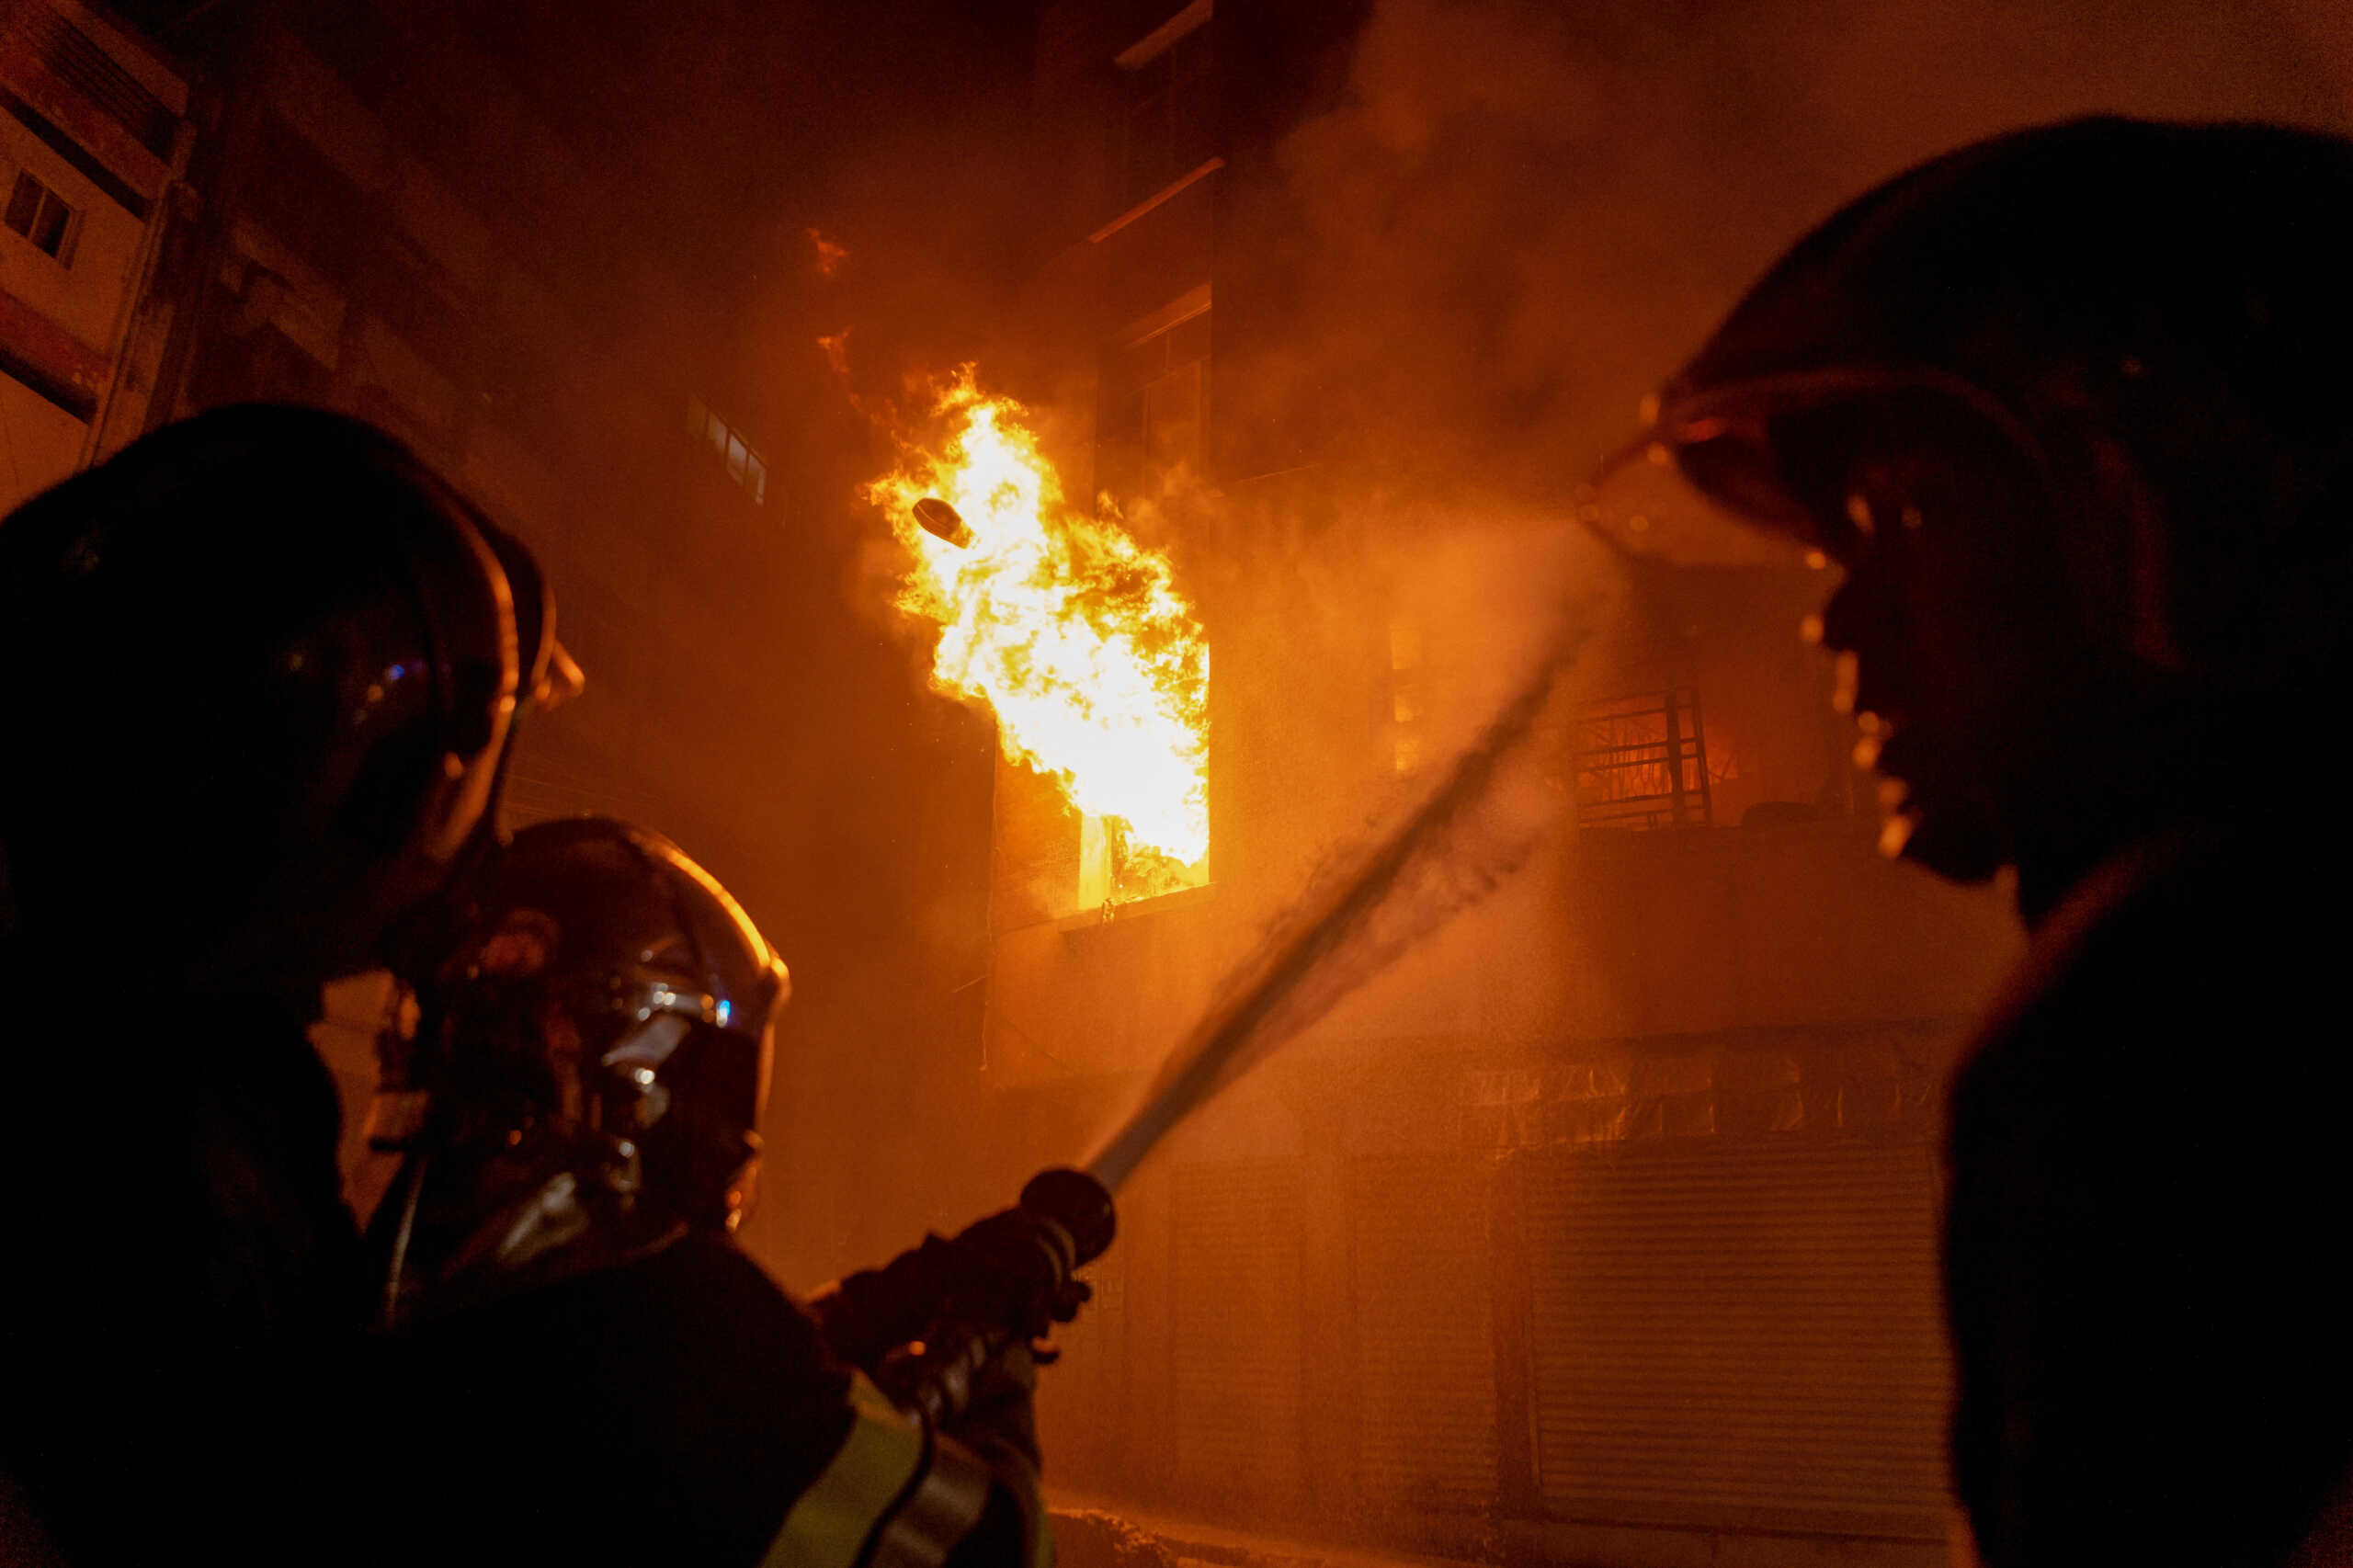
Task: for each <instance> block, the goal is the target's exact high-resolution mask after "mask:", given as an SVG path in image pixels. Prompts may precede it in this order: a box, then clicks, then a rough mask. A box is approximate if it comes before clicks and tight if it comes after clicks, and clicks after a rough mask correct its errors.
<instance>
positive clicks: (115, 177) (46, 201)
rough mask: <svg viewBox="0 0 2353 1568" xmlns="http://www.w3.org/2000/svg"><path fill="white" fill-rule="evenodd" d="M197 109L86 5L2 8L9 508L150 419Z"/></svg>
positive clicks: (2, 456)
mask: <svg viewBox="0 0 2353 1568" xmlns="http://www.w3.org/2000/svg"><path fill="white" fill-rule="evenodd" d="M187 115H188V84H187V81H186V80H185V79H184V77H183V76H182V75H181V74H180V73H179V71H178V69H176V66H175V64H174V62H171V61H170V60H168V59H167V58H166V57H165V56H164V55H162V54H161V53H160V52H159V51H156V50H154V49H153V46H151V45H150V44H149V43H148V42H147V41H146V40H144V39H143V38H142V36H141V35H140V34H139V33H138V32H137V31H136V30H134V29H131V28H126V27H123V26H121V25H120V24H119V22H117V21H116V20H113V19H110V18H109V17H107V16H105V15H102V14H99V13H97V12H94V11H91V10H88V9H86V8H85V7H83V6H78V5H75V4H74V3H73V0H8V4H7V5H6V6H0V199H5V200H6V214H5V229H6V232H5V233H0V511H5V510H6V508H8V507H11V506H15V505H16V504H17V502H19V501H21V500H23V499H24V498H25V497H27V496H28V495H30V494H33V493H35V492H36V491H40V490H43V489H46V488H47V487H48V486H50V485H51V484H53V483H56V482H57V481H58V480H61V479H63V478H64V477H65V476H66V475H67V474H69V473H72V472H74V471H75V470H76V469H78V468H80V467H81V466H83V464H84V463H85V462H86V461H88V460H90V458H91V457H92V456H93V455H94V454H95V453H97V451H99V450H100V449H102V448H104V447H105V446H106V445H107V443H108V439H109V436H110V434H111V433H113V432H117V431H120V430H124V429H128V430H131V431H132V432H133V433H135V432H136V431H137V430H139V429H140V428H141V427H142V426H143V423H144V420H145V416H146V410H147V402H148V392H149V389H150V387H151V386H152V384H153V375H154V369H155V365H154V359H155V354H156V351H157V349H158V348H159V347H160V345H159V344H157V343H156V342H155V341H153V337H152V335H137V334H134V332H133V330H132V329H133V324H134V316H135V313H136V312H135V306H136V305H137V304H138V302H139V301H140V300H141V299H142V297H143V296H144V295H145V293H146V291H147V290H148V287H149V284H150V281H151V279H152V277H153V271H154V268H155V266H156V261H157V255H158V248H159V245H160V243H161V239H162V235H163V233H164V231H165V225H166V219H167V216H168V211H169V207H170V203H171V199H172V194H173V191H174V190H175V188H176V184H177V182H178V181H179V179H180V178H181V176H182V174H183V173H184V169H185V165H186V162H187V158H188V148H189V145H190V142H191V139H192V131H191V128H190V127H189V125H188V119H187ZM114 444H116V445H119V441H116V442H115V443H114Z"/></svg>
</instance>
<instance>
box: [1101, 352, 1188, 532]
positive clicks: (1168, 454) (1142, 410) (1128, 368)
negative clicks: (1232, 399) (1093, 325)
mask: <svg viewBox="0 0 2353 1568" xmlns="http://www.w3.org/2000/svg"><path fill="white" fill-rule="evenodd" d="M1209 372H1210V312H1209V311H1207V310H1206V309H1204V310H1201V311H1199V312H1195V313H1194V314H1192V315H1189V316H1188V317H1186V318H1185V319H1184V320H1183V321H1180V322H1178V323H1176V324H1175V325H1174V326H1170V327H1166V328H1164V329H1162V330H1161V331H1159V332H1155V333H1153V334H1152V335H1149V336H1147V337H1143V338H1141V339H1139V340H1137V341H1136V342H1133V343H1131V344H1127V345H1125V346H1123V347H1118V348H1113V349H1110V350H1108V351H1107V352H1106V354H1105V356H1104V365H1103V404H1102V411H1101V426H1100V431H1099V434H1098V436H1097V455H1096V472H1097V479H1098V482H1099V485H1100V488H1102V489H1105V490H1108V491H1109V492H1110V493H1111V494H1114V495H1120V496H1125V495H1132V494H1138V493H1141V492H1142V491H1145V490H1148V489H1150V488H1151V487H1152V486H1153V485H1154V483H1157V482H1158V481H1159V480H1160V479H1161V478H1162V477H1164V476H1165V475H1166V474H1168V473H1169V472H1173V471H1174V470H1176V469H1177V468H1178V467H1188V468H1190V469H1191V470H1192V471H1193V472H1195V473H1196V474H1198V473H1199V472H1201V469H1202V455H1203V450H1204V441H1205V439H1206V436H1207V430H1208V426H1209V394H1210V373H1209Z"/></svg>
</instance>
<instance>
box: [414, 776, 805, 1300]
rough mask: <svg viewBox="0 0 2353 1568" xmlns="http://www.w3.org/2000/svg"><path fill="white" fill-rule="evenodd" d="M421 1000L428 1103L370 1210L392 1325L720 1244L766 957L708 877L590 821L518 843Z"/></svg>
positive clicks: (733, 1193) (773, 976) (743, 1194)
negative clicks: (700, 1233) (695, 1236)
mask: <svg viewBox="0 0 2353 1568" xmlns="http://www.w3.org/2000/svg"><path fill="white" fill-rule="evenodd" d="M458 902H459V905H460V908H461V909H462V911H463V912H464V914H463V921H462V925H461V927H460V933H459V935H458V937H457V938H456V940H455V942H454V944H453V947H452V949H451V951H450V952H449V955H448V957H447V958H446V960H445V961H444V962H443V963H442V964H441V966H440V968H439V971H438V973H437V974H435V975H434V976H433V977H431V978H430V979H429V980H427V981H426V983H424V985H423V987H422V994H421V995H420V997H419V1002H420V1018H421V1021H420V1024H419V1028H418V1035H417V1040H416V1044H415V1055H414V1059H413V1060H412V1061H411V1062H409V1063H408V1065H407V1067H406V1069H405V1072H404V1076H405V1079H406V1083H405V1089H406V1091H407V1092H408V1093H409V1094H410V1095H412V1096H419V1097H420V1098H421V1100H422V1112H421V1114H420V1115H419V1116H417V1118H416V1123H417V1127H418V1131H416V1132H415V1135H414V1136H413V1137H412V1138H411V1139H410V1140H409V1142H408V1151H407V1159H406V1162H405V1165H404V1175H403V1177H402V1179H401V1182H400V1184H399V1186H398V1187H396V1188H395V1198H394V1200H393V1201H392V1203H389V1204H387V1206H386V1212H385V1214H384V1215H382V1216H380V1221H379V1230H380V1233H381V1234H380V1237H379V1243H380V1245H381V1247H382V1248H383V1249H384V1251H385V1253H386V1256H387V1259H388V1263H387V1267H386V1274H387V1280H388V1285H387V1290H388V1294H387V1298H386V1306H387V1311H388V1313H389V1315H390V1316H391V1317H392V1319H393V1320H395V1321H400V1320H404V1319H414V1318H416V1317H420V1316H432V1315H438V1313H439V1312H443V1311H446V1310H448V1309H449V1308H452V1307H455V1306H458V1305H461V1304H464V1303H466V1302H468V1301H479V1300H483V1299H486V1298H490V1297H495V1296H500V1295H504V1294H507V1293H509V1292H511V1291H513V1290H518V1289H521V1288H523V1287H524V1286H527V1285H529V1284H532V1283H536V1282H540V1281H543V1280H546V1279H549V1278H562V1277H564V1276H568V1275H571V1274H574V1273H579V1272H583V1271H585V1270H587V1269H589V1268H593V1267H605V1266H608V1265H610V1264H613V1263H616V1262H620V1261H625V1260H626V1259H628V1258H630V1257H633V1256H643V1255H646V1254H649V1253H651V1252H654V1251H657V1250H659V1249H660V1248H661V1247H663V1246H665V1245H667V1244H670V1243H671V1242H674V1241H676V1239H678V1238H679V1237H681V1236H683V1235H685V1234H687V1233H689V1232H691V1231H696V1230H706V1231H707V1230H732V1229H733V1227H734V1225H735V1223H736V1221H737V1220H738V1219H739V1218H740V1217H741V1215H742V1214H743V1212H744V1210H745V1207H746V1206H747V1205H748V1204H749V1202H750V1200H751V1198H752V1193H753V1188H754V1184H755V1181H756V1176H757V1171H758V1159H759V1148H760V1140H759V1133H758V1131H757V1129H758V1124H759V1119H760V1111H761V1108H762V1107H763V1106H764V1104H765V1103H766V1101H767V1088H768V1074H769V1065H770V1057H771V1052H772V1049H773V1048H772V1030H773V1026H774V1023H775V1019H776V1016H777V1013H778V1011H779V1009H780V1008H781V1006H783V1004H784V1002H785V1001H786V999H787V998H788V996H789V995H790V977H789V975H788V973H787V971H786V969H785V966H784V964H783V962H782V960H779V958H778V957H777V956H776V954H775V953H774V952H773V951H772V950H771V949H769V948H768V946H767V942H766V941H764V940H763V939H762V938H761V937H760V934H759V932H758V930H757V929H756V928H755V927H754V926H753V925H752V922H751V920H750V919H749V918H748V917H747V916H746V915H745V913H744V911H743V909H742V908H741V907H740V906H739V905H738V904H737V903H735V901H734V900H733V898H731V897H729V896H728V894H727V892H726V890H724V889H723V888H722V887H721V886H720V885H719V883H718V882H717V881H714V880H712V878H711V877H710V873H708V872H707V871H705V870H704V869H702V868H701V867H700V866H699V865H697V864H696V863H695V862H694V861H693V860H691V859H689V858H688V857H687V855H686V854H685V853H684V852H683V851H682V850H680V849H679V848H678V847H677V846H676V845H675V844H672V843H671V842H670V841H669V840H668V839H666V838H665V837H663V836H662V835H659V834H655V833H651V832H648V831H647V830H645V829H643V828H639V827H634V826H631V824H627V823H622V822H617V821H614V820H612V819H610V818H605V817H576V818H567V819H562V820H558V821H553V822H545V823H540V824H536V825H534V826H531V827H527V828H524V829H523V830H521V831H520V832H518V833H517V834H516V835H514V837H513V839H512V840H511V841H510V842H509V843H507V844H506V846H503V847H502V848H501V849H500V850H499V851H497V852H496V854H495V855H494V857H492V858H490V859H489V860H487V861H486V862H485V863H484V865H483V868H482V869H481V871H480V872H479V873H478V874H477V875H476V876H474V877H472V878H470V879H469V883H468V886H467V887H466V888H465V889H463V890H461V892H460V899H459V901H458Z"/></svg>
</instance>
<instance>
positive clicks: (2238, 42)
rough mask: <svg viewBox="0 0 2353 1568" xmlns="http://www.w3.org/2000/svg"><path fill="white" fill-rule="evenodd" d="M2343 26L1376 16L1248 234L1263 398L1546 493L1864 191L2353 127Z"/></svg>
mask: <svg viewBox="0 0 2353 1568" xmlns="http://www.w3.org/2000/svg"><path fill="white" fill-rule="evenodd" d="M2348 31H2353V28H2348V25H2347V23H2346V21H2345V20H2344V18H2343V17H2342V16H2341V15H2340V14H2339V13H2338V12H2337V11H2336V9H2335V8H2332V7H2330V6H2325V4H2321V3H2319V0H2293V3H2290V4H2286V5H2276V6H2212V5H2211V4H2200V3H2197V0H2155V3H2137V0H1990V3H1987V0H1927V3H1920V4H1911V5H1904V6H1889V5H1885V4H1881V3H1877V0H1785V3H1781V4H1774V5H1756V4H1733V3H1728V0H1681V3H1674V4H1665V5H1661V4H1655V3H1647V0H1602V3H1600V4H1596V5H1587V6H1549V5H1536V4H1519V3H1511V0H1379V3H1378V4H1377V5H1376V6H1375V8H1374V10H1373V12H1372V14H1371V16H1370V20H1369V21H1368V23H1367V24H1366V26H1365V27H1364V28H1363V30H1362V32H1361V33H1360V35H1359V36H1358V39H1357V40H1356V42H1355V46H1354V50H1353V53H1352V57H1351V61H1350V64H1349V67H1348V72H1347V90H1346V94H1345V97H1344V98H1343V100H1342V101H1341V102H1340V103H1338V104H1337V105H1336V106H1334V107H1333V108H1330V109H1329V111H1328V112H1325V113H1324V114H1321V115H1319V116H1317V117H1315V118H1313V119H1311V120H1310V121H1308V122H1307V123H1305V124H1303V125H1302V126H1300V127H1299V128H1298V129H1297V130H1296V131H1294V132H1293V133H1292V134H1291V135H1290V138H1289V139H1288V141H1287V142H1286V144H1285V145H1284V146H1283V148H1282V149H1281V153H1280V157H1281V161H1282V165H1283V170H1282V172H1283V179H1282V181H1281V183H1280V187H1279V191H1280V194H1279V197H1278V198H1277V199H1273V200H1271V201H1268V202H1267V203H1266V204H1264V205H1262V206H1259V207H1257V208H1256V210H1251V211H1248V212H1245V214H1244V215H1243V222H1244V223H1245V225H1248V224H1251V223H1258V224H1263V225H1265V229H1266V233H1267V235H1268V236H1270V237H1277V238H1279V240H1280V241H1281V242H1282V243H1280V244H1278V245H1273V246H1260V245H1257V244H1251V243H1248V242H1245V244H1244V245H1242V246H1241V247H1239V248H1241V249H1242V250H1245V251H1250V250H1260V249H1264V250H1269V251H1273V252H1275V253H1278V254H1280V255H1283V256H1290V257H1296V258H1300V259H1299V265H1298V268H1297V271H1296V273H1295V274H1294V275H1293V276H1292V277H1291V278H1288V279H1286V280H1285V282H1284V285H1283V287H1284V290H1285V301H1284V303H1285V306H1286V309H1287V311H1288V312H1290V317H1291V319H1292V320H1293V321H1294V322H1295V323H1296V324H1297V330H1296V332H1294V333H1293V334H1292V335H1291V340H1290V343H1289V344H1288V345H1287V346H1286V347H1285V348H1284V349H1283V350H1282V355H1283V358H1284V359H1285V360H1286V363H1285V364H1284V365H1282V366H1281V367H1279V369H1281V370H1284V371H1287V372H1288V373H1287V374H1276V375H1272V376H1268V377H1266V378H1264V379H1263V385H1262V386H1261V388H1260V390H1259V392H1258V395H1259V396H1261V397H1264V398H1267V399H1268V400H1269V401H1270V402H1272V403H1276V404H1279V405H1283V406H1281V407H1279V409H1269V410H1267V412H1270V413H1280V414H1281V415H1286V416H1289V417H1293V418H1296V417H1298V416H1300V413H1301V410H1302V409H1303V408H1313V410H1315V415H1314V420H1315V423H1316V425H1317V426H1320V433H1321V434H1322V435H1323V436H1324V438H1325V441H1326V443H1327V445H1328V448H1329V449H1331V450H1332V452H1333V454H1334V455H1335V456H1336V457H1338V456H1346V457H1351V458H1353V459H1355V460H1357V461H1358V464H1359V465H1360V466H1365V467H1371V468H1377V469H1379V470H1381V471H1383V472H1386V473H1387V474H1388V475H1389V476H1390V479H1391V483H1394V484H1397V485H1399V486H1402V487H1404V488H1405V489H1407V490H1408V491H1413V492H1421V493H1427V492H1429V491H1431V490H1454V491H1457V492H1458V493H1459V492H1460V491H1461V490H1464V489H1468V490H1471V491H1473V492H1485V493H1489V494H1506V495H1509V496H1512V497H1514V498H1516V499H1518V501H1520V502H1521V503H1523V504H1526V503H1529V502H1534V501H1538V500H1540V498H1542V497H1544V496H1546V495H1548V494H1557V493H1558V491H1559V490H1560V488H1561V487H1562V486H1563V484H1564V483H1567V482H1569V481H1570V480H1571V479H1572V478H1573V477H1574V476H1575V475H1577V474H1580V473H1581V472H1583V470H1584V469H1585V467H1586V466H1587V465H1589V464H1590V463H1591V462H1592V460H1594V459H1595V458H1596V457H1597V456H1598V455H1599V454H1600V452H1601V451H1602V450H1603V449H1606V447H1607V446H1608V444H1609V443H1610V442H1611V441H1612V440H1613V439H1614V438H1615V437H1619V436H1622V435H1623V434H1625V433H1626V432H1627V430H1628V429H1629V428H1630V427H1631V425H1632V423H1633V419H1634V407H1635V403H1636V401H1637V400H1638V398H1639V397H1640V396H1641V394H1642V393H1643V392H1645V391H1647V390H1648V389H1649V388H1650V387H1652V386H1654V385H1655V384H1657V382H1658V381H1661V380H1662V379H1663V378H1664V376H1665V373H1666V372H1667V371H1668V370H1670V369H1673V368H1674V366H1675V364H1676V363H1677V361H1678V360H1679V359H1680V358H1682V357H1683V356H1685V355H1686V354H1688V352H1689V351H1690V349H1691V348H1693V347H1696V345H1697V343H1698V341H1699V338H1700V337H1701V336H1702V335H1704V333H1705V332H1706V330H1707V328H1708V327H1709V326H1710V325H1711V324H1712V322H1713V321H1714V320H1715V319H1716V318H1717V317H1718V316H1720V315H1721V314H1722V312H1723V311H1724V310H1725V309H1726V308H1728V307H1729V305H1730V304H1731V303H1732V301H1733V300H1734V299H1735V298H1736V297H1737V295H1738V293H1739V291H1740V290H1741V289H1742V288H1743V287H1744V286H1745V284H1746V283H1747V281H1748V280H1749V279H1751V278H1754V277H1755V276H1756V274H1757V273H1759V272H1760V271H1761V270H1762V269H1763V267H1765V266H1766V265H1767V264H1768V262H1769V261H1770V260H1771V259H1772V258H1773V256H1775V255H1776V254H1778V253H1779V251H1780V250H1781V249H1783V248H1784V247H1785V246H1787V245H1788V244H1790V242H1791V241H1792V240H1794V239H1795V238H1797V236H1798V235H1799V234H1801V233H1803V232H1804V231H1805V230H1806V229H1807V228H1809V227H1810V226H1812V225H1813V223H1814V222H1817V221H1819V220H1820V219H1821V218H1822V217H1824V216H1825V215H1826V214H1827V213H1828V212H1829V211H1830V210H1833V209H1835V208H1836V206H1837V205H1839V204H1840V203H1842V202H1843V201H1845V200H1846V199H1848V198H1850V197H1852V196H1854V195H1856V194H1859V192H1860V191H1862V190H1863V189H1865V188H1867V187H1870V185H1872V184H1874V183H1876V182H1878V181H1879V180H1881V179H1883V178H1885V177H1887V176H1890V175H1892V174H1893V173H1895V172H1897V171H1898V170H1900V169H1902V168H1904V167H1905V166H1907V165H1911V164H1913V163H1915V162H1917V161H1919V160H1920V159H1922V158H1925V157H1927V156H1929V155H1931V154H1933V153H1938V152H1940V151H1943V150H1945V149H1947V148H1949V147H1951V146H1954V145H1957V144H1960V143H1961V142H1968V141H1971V140H1974V139H1976V138H1978V137H1982V136H1985V135H1989V134H1993V133H1995V132H1998V131H2006V130H2011V129H2015V128H2018V127H2020V126H2024V125H2029V124H2033V123H2038V122H2042V121H2049V120H2053V119H2065V118H2070V117H2073V116H2076V115H2081V114H2086V113H2098V112H2117V113H2130V114H2137V115H2144V116H2154V117H2161V118H2180V119H2218V118H2243V117H2254V118H2265V119H2290V120H2295V121H2300V122H2306V123H2314V124H2321V125H2332V126H2339V127H2341V126H2342V125H2343V124H2344V123H2345V121H2346V119H2347V109H2348V101H2349V100H2348V90H2349V89H2353V70H2348V67H2353V39H2348V38H2347V33H2348ZM1269 368H1270V369H1277V368H1276V367H1269ZM1237 412H1238V411H1237Z"/></svg>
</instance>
